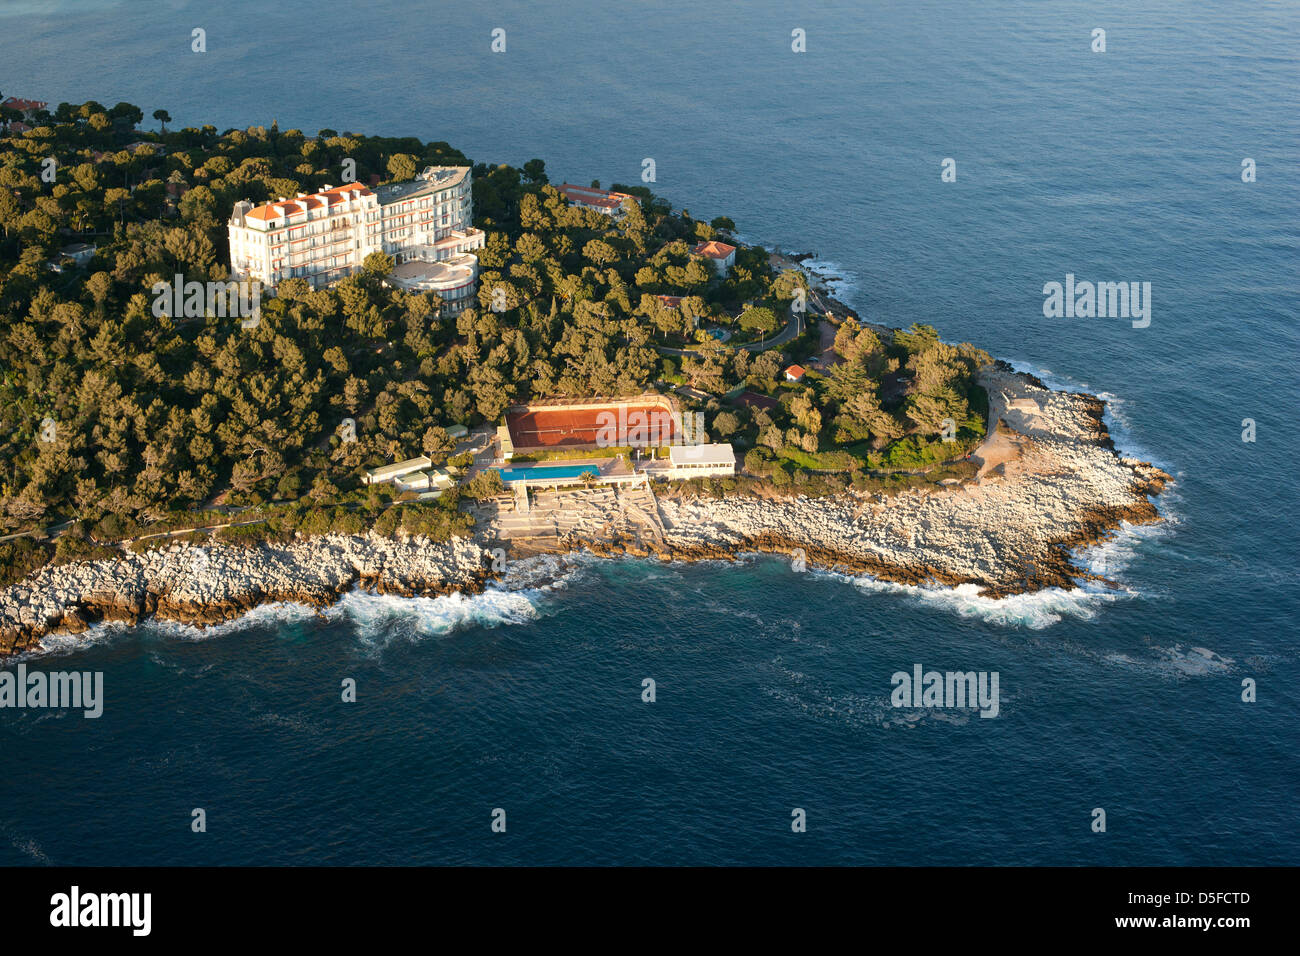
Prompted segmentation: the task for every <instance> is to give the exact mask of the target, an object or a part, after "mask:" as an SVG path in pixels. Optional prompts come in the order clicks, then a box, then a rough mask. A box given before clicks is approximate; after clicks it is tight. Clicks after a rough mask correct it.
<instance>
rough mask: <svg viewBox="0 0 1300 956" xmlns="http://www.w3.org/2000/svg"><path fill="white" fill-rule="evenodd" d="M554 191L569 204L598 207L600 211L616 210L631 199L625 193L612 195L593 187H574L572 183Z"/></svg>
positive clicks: (558, 187)
mask: <svg viewBox="0 0 1300 956" xmlns="http://www.w3.org/2000/svg"><path fill="white" fill-rule="evenodd" d="M556 189H557V190H558V192H559V193H560V195H561V196H563V197H564V198H565V199H567V200H569V202H576V203H581V204H582V205H584V206H599V207H601V208H602V209H618V208H619V207H620V206H622V205H623V201H624V200H625V199H631V198H632V197H631V196H629V195H628V194H627V193H612V192H609V191H607V190H604V189H597V188H596V187H594V186H575V185H573V184H572V183H564V184H562V185H560V186H557V187H556Z"/></svg>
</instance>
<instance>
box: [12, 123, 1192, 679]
mask: <svg viewBox="0 0 1300 956" xmlns="http://www.w3.org/2000/svg"><path fill="white" fill-rule="evenodd" d="M23 102H25V103H27V104H28V106H29V107H30V106H33V105H36V104H32V103H31V101H23ZM12 113H13V110H10V113H5V112H4V111H3V109H0V120H4V131H3V135H2V136H0V187H3V189H0V228H3V239H2V240H0V336H2V337H3V340H4V343H5V352H4V356H3V358H2V359H0V368H2V369H3V379H2V381H0V424H2V425H3V428H0V655H5V654H12V653H16V652H20V651H25V650H31V649H36V648H38V647H39V643H40V641H41V639H42V637H44V636H45V635H47V634H49V633H52V632H56V631H70V632H80V631H82V630H84V629H86V628H87V627H88V626H89V625H90V624H91V623H93V622H94V621H96V620H101V619H111V620H128V621H137V620H139V619H141V618H142V617H145V616H148V615H157V616H159V617H165V618H169V619H174V620H180V621H185V622H188V623H193V624H198V625H204V624H211V623H215V622H219V621H224V620H229V619H231V618H232V617H235V616H237V615H239V614H241V613H243V612H244V611H246V610H248V609H249V608H251V607H254V606H256V605H258V604H262V603H266V602H274V601H295V602H301V603H305V604H310V605H314V606H324V605H327V604H329V603H331V602H333V601H335V600H337V599H338V597H339V596H340V595H341V594H343V593H346V592H347V591H348V590H349V589H352V588H355V587H367V588H374V589H377V590H379V591H382V592H384V593H394V594H404V595H415V594H436V593H448V592H453V591H458V592H471V591H475V590H478V589H481V588H483V587H486V586H488V585H489V583H490V582H492V581H493V580H494V579H497V578H501V577H502V576H503V574H505V573H506V571H507V568H508V565H509V562H511V561H513V560H517V559H519V558H523V557H527V556H529V555H535V554H539V553H566V552H569V551H574V550H586V551H591V552H595V553H598V554H610V553H617V554H634V555H641V556H646V557H654V558H659V559H664V560H694V559H702V558H719V557H731V556H734V555H736V554H739V553H745V552H754V551H763V552H773V553H781V554H788V555H792V556H794V558H795V560H797V561H801V562H805V563H806V564H807V565H808V566H813V567H826V568H836V569H839V570H842V571H845V572H848V573H853V574H869V575H872V576H875V577H877V578H880V579H883V580H889V581H896V582H900V583H908V584H920V585H928V586H941V587H951V586H957V585H975V586H977V587H979V588H980V590H981V592H982V593H984V594H986V595H988V596H992V597H1000V596H1005V595H1009V594H1014V593H1021V592H1026V591H1033V590H1038V589H1041V588H1046V587H1060V588H1073V587H1076V586H1078V584H1079V582H1080V581H1081V580H1083V579H1085V578H1087V577H1089V576H1090V575H1089V574H1088V573H1087V572H1086V571H1084V570H1083V569H1081V568H1079V567H1078V566H1076V563H1075V561H1074V558H1073V555H1074V554H1075V553H1076V552H1077V551H1078V549H1080V548H1081V547H1084V546H1086V545H1088V544H1090V543H1093V542H1096V541H1099V540H1102V539H1104V538H1105V537H1106V536H1107V535H1109V534H1111V533H1112V532H1113V531H1114V530H1115V529H1117V528H1118V527H1119V526H1120V525H1121V523H1123V522H1129V523H1147V522H1151V521H1156V520H1159V515H1158V513H1157V511H1156V509H1155V506H1154V504H1153V503H1152V498H1153V497H1154V496H1156V495H1158V494H1159V493H1160V491H1161V490H1162V488H1163V487H1164V484H1165V483H1166V482H1167V481H1168V480H1169V476H1168V475H1166V474H1164V473H1163V472H1162V471H1160V470H1159V469H1157V468H1155V467H1153V466H1151V465H1150V464H1147V463H1144V462H1141V461H1137V460H1134V459H1131V458H1127V457H1124V456H1123V455H1122V454H1121V453H1120V452H1119V451H1118V450H1116V449H1115V448H1114V445H1113V443H1112V441H1111V439H1110V436H1109V434H1108V432H1107V429H1106V426H1105V424H1104V421H1103V413H1104V405H1103V403H1102V402H1101V401H1100V400H1098V399H1097V398H1095V397H1092V396H1088V395H1082V394H1074V393H1067V392H1059V391H1053V390H1050V389H1048V388H1046V387H1045V386H1044V384H1043V383H1042V382H1040V381H1038V380H1037V379H1035V378H1034V377H1033V376H1031V375H1027V374H1024V373H1021V372H1017V371H1016V370H1014V369H1013V368H1011V367H1010V366H1008V365H1007V364H1005V363H1003V362H998V361H995V360H993V359H992V358H991V357H990V356H988V355H987V354H986V353H984V352H983V351H982V350H980V349H978V348H976V347H974V346H971V345H967V344H961V345H950V344H948V343H945V342H943V341H942V340H941V338H940V336H939V334H938V332H937V330H936V329H935V328H934V327H932V326H930V325H927V324H922V323H913V324H911V325H910V326H909V327H908V328H905V329H897V328H891V327H890V326H889V325H888V323H880V322H871V321H868V320H866V319H865V318H864V317H862V316H859V315H857V314H856V313H855V312H854V311H853V310H852V309H850V308H848V307H847V306H845V305H844V304H843V303H840V302H837V301H836V300H835V299H834V298H833V297H831V296H830V295H829V294H828V292H827V290H826V289H824V288H820V287H819V286H818V285H817V283H816V282H815V281H813V280H812V279H810V275H809V273H808V272H807V271H805V270H804V269H802V268H801V267H800V263H799V261H798V257H786V256H784V255H781V254H780V253H779V252H776V251H771V250H766V249H763V248H760V247H757V246H751V245H747V244H745V243H744V242H741V241H740V240H739V239H737V238H736V236H735V225H734V223H733V222H732V221H731V220H730V219H728V218H726V217H716V218H713V219H711V220H709V221H707V222H706V221H703V220H696V219H694V218H693V217H691V216H690V215H689V213H687V212H686V211H685V210H681V211H674V210H673V209H672V208H671V207H670V205H669V204H668V203H667V202H665V201H664V200H662V199H661V198H659V197H656V196H655V195H654V194H653V193H652V192H651V191H650V190H649V189H648V188H646V187H645V186H626V185H617V184H615V185H613V186H611V187H610V188H608V189H605V188H601V186H600V184H599V183H598V182H593V183H592V184H591V185H589V186H577V185H572V184H568V183H565V184H562V185H560V186H558V187H556V186H553V185H552V184H551V183H550V182H549V179H548V176H547V174H546V170H545V165H544V163H543V162H542V161H541V160H532V161H530V162H528V163H525V164H524V165H523V167H522V168H519V169H516V168H512V167H509V166H504V165H493V166H490V165H487V164H482V163H479V164H475V163H472V162H470V161H469V160H468V159H466V158H465V157H464V156H463V155H462V154H460V153H459V152H457V151H456V150H454V149H452V148H451V147H450V146H449V145H448V144H446V143H441V142H435V143H425V142H422V141H420V140H417V139H409V138H408V139H391V138H378V137H365V136H361V135H357V134H352V133H342V134H340V133H337V132H335V131H333V130H321V131H319V132H318V133H317V135H315V136H308V135H305V134H304V133H302V132H300V131H297V130H288V131H280V130H279V129H277V128H276V127H275V126H274V125H273V126H272V127H270V128H269V129H268V128H263V127H253V128H249V129H245V130H227V131H225V132H224V133H218V132H217V130H216V129H215V128H213V127H210V126H209V127H202V128H183V129H176V130H167V128H166V123H167V122H170V119H169V118H167V116H166V113H165V111H162V110H159V111H156V112H155V114H154V118H155V119H156V120H157V121H158V123H159V129H158V131H156V132H154V131H145V130H142V129H141V124H142V123H143V114H142V111H140V110H139V109H137V108H136V107H134V106H131V105H130V104H125V103H119V104H118V105H117V106H115V107H112V108H107V107H104V106H102V105H101V104H98V103H93V102H91V103H84V104H79V105H73V104H66V103H65V104H60V105H59V106H58V108H57V109H55V110H54V111H48V110H46V109H44V104H39V108H33V109H28V110H26V111H25V112H24V113H23V114H22V117H21V120H20V119H18V118H16V117H14V116H12V115H10V114H12ZM49 158H52V160H53V162H52V163H47V162H46V160H47V159H49ZM51 170H53V173H52V174H51V172H50V171H51ZM340 183H342V185H339V184H340ZM191 284H192V285H193V287H194V289H195V295H194V297H191V296H190V293H189V291H188V290H189V287H190V286H191ZM214 289H215V291H216V294H215V295H214V294H213V291H214ZM250 290H251V293H252V294H251V295H250V294H249V293H250ZM227 293H228V295H227ZM160 303H161V305H160ZM191 303H193V307H192V308H191V307H190V304H191Z"/></svg>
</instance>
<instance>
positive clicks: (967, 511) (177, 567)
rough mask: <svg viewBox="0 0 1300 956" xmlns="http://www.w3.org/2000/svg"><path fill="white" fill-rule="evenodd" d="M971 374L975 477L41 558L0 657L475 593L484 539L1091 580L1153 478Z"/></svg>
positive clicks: (1009, 388) (1101, 430)
mask: <svg viewBox="0 0 1300 956" xmlns="http://www.w3.org/2000/svg"><path fill="white" fill-rule="evenodd" d="M981 378H982V384H983V385H984V386H985V388H986V389H987V390H988V393H989V400H990V422H991V423H994V425H995V427H994V428H993V429H991V430H990V435H989V439H988V440H987V441H986V442H985V443H984V445H982V446H981V448H980V449H978V450H977V451H976V453H975V461H976V463H977V464H979V465H980V471H979V476H978V478H977V479H974V480H969V481H963V482H961V483H959V484H957V485H954V486H951V487H940V486H937V485H936V486H933V487H929V488H925V489H912V490H909V491H904V492H900V493H898V494H896V495H894V496H892V497H888V498H887V497H885V496H883V495H867V494H861V493H852V492H850V493H845V494H842V495H839V496H836V497H834V498H816V499H810V498H805V497H802V496H797V497H790V498H782V499H767V498H758V497H748V496H731V497H728V498H725V499H720V500H719V499H709V498H702V497H696V498H688V497H679V496H676V495H673V494H671V493H670V494H665V495H662V496H660V498H659V499H658V502H657V507H658V510H659V514H658V517H659V520H660V522H661V530H659V531H658V533H655V534H649V533H647V532H646V529H645V527H644V525H643V524H634V523H631V522H629V521H628V520H627V517H628V516H627V514H626V512H621V511H620V509H619V508H618V506H617V504H616V503H615V504H612V505H601V506H597V507H594V510H593V519H594V520H591V521H588V522H582V523H579V525H578V528H577V529H576V530H573V531H571V532H569V533H566V534H565V535H563V536H561V537H557V538H555V539H553V540H552V541H550V542H547V543H542V544H539V543H537V542H535V541H534V542H502V541H500V540H499V539H500V537H501V535H500V528H499V526H498V525H497V524H496V523H495V522H493V521H492V520H490V519H485V520H483V521H481V522H480V525H479V527H478V529H477V530H476V533H475V535H474V536H473V537H472V538H459V539H453V540H452V541H450V542H441V543H440V542H432V541H428V540H426V539H423V538H419V537H415V538H406V539H400V538H396V539H390V538H380V537H378V536H375V535H364V536H344V535H329V536H324V537H319V538H312V539H303V540H299V541H296V542H294V543H292V544H289V545H283V546H273V545H262V546H258V547H252V548H242V547H235V546H222V545H209V546H204V547H197V546H194V545H188V544H178V545H173V546H171V547H169V548H167V549H163V550H158V551H151V552H147V553H144V554H135V553H131V552H124V554H123V556H122V557H121V558H117V559H113V560H106V561H88V562H82V563H77V564H69V565H62V566H59V567H46V568H43V569H41V570H40V571H38V572H36V573H35V574H33V575H31V576H30V577H28V578H27V579H25V580H24V581H22V582H20V583H19V584H17V585H15V586H12V587H9V588H5V589H3V590H0V657H3V656H7V655H11V654H15V653H19V652H23V651H30V650H34V649H38V648H39V645H40V642H41V639H42V638H43V637H44V636H46V635H48V634H53V633H60V632H62V633H74V634H75V633H80V632H82V631H84V630H86V629H87V628H88V627H89V626H90V625H91V624H92V623H94V622H96V621H101V620H118V621H127V622H130V623H136V622H138V621H140V620H142V619H144V618H146V617H150V616H156V617H158V618H160V619H165V620H173V621H178V622H182V623H186V624H191V625H196V626H207V625H211V624H216V623H221V622H224V621H229V620H231V619H233V618H236V617H238V616H240V615H241V614H243V613H245V612H247V611H248V610H250V609H252V608H254V607H256V606H258V605H261V604H267V603H273V602H279V601H291V602H296V603H300V604H305V605H309V606H312V607H318V608H320V607H327V606H329V605H331V604H333V603H334V602H335V601H337V600H338V599H339V598H340V596H342V595H343V594H344V593H346V592H347V591H349V590H351V589H353V588H356V587H362V588H368V589H372V590H374V591H377V592H379V593H383V594H394V595H401V596H416V595H437V594H448V593H452V592H460V593H477V592H479V591H481V590H482V589H483V588H484V587H485V586H486V584H487V582H488V581H490V580H492V579H493V578H496V577H499V576H500V575H499V573H498V572H497V571H496V570H494V549H495V548H497V547H499V546H501V545H502V544H504V545H505V546H506V548H507V556H508V557H510V558H515V557H520V556H522V555H526V554H529V553H539V552H553V553H564V552H569V551H575V550H587V551H590V552H593V553H595V554H606V555H611V554H631V555H640V556H647V557H649V556H655V557H658V558H660V559H663V560H683V561H693V560H711V559H718V558H734V557H735V556H736V555H738V554H742V553H748V552H767V553H779V554H787V555H796V556H797V555H798V554H799V553H800V552H802V557H803V559H804V560H805V561H806V563H807V566H808V567H821V568H829V569H834V570H838V571H842V572H845V573H850V574H855V575H861V574H865V575H871V576H873V577H875V578H878V579H881V580H885V581H892V582H895V583H899V584H914V585H938V586H947V587H954V586H958V585H963V584H974V585H977V586H978V587H979V588H980V591H981V593H982V594H983V595H984V596H986V597H992V598H999V597H1005V596H1008V595H1012V594H1020V593H1025V592H1032V591H1037V590H1041V589H1043V588H1049V587H1059V588H1064V589H1071V588H1074V587H1077V586H1078V581H1079V580H1082V579H1088V578H1096V576H1095V575H1091V574H1090V573H1089V572H1087V571H1085V570H1083V569H1081V568H1080V567H1078V566H1077V565H1076V563H1075V561H1074V557H1073V555H1074V553H1075V552H1077V551H1078V550H1079V549H1080V548H1083V547H1087V546H1088V545H1091V544H1094V543H1096V542H1099V541H1102V540H1104V539H1105V538H1107V537H1108V536H1110V535H1111V534H1112V533H1113V532H1114V531H1115V530H1116V529H1117V528H1119V526H1120V524H1121V523H1122V522H1128V523H1131V524H1148V523H1151V522H1154V521H1158V520H1160V516H1159V513H1158V512H1157V510H1156V508H1155V505H1154V504H1153V503H1152V501H1151V498H1152V497H1154V496H1156V495H1158V494H1160V492H1161V491H1162V490H1163V489H1164V487H1165V484H1166V483H1167V482H1168V481H1169V480H1170V477H1169V475H1167V474H1165V473H1164V472H1163V471H1161V470H1160V469H1158V468H1156V467H1154V466H1152V465H1150V464H1148V463H1146V462H1141V461H1137V460H1136V459H1132V458H1127V457H1123V456H1121V455H1120V454H1119V453H1118V452H1117V451H1116V450H1115V448H1114V443H1113V441H1112V439H1111V436H1110V434H1109V432H1108V430H1107V428H1106V426H1105V424H1104V421H1103V414H1104V410H1105V405H1104V403H1103V402H1102V401H1101V400H1100V399H1097V398H1095V397H1093V396H1090V395H1083V394H1078V393H1068V392H1055V391H1051V390H1049V389H1047V388H1046V387H1044V386H1043V383H1042V382H1040V381H1038V380H1037V379H1035V378H1034V377H1033V376H1030V375H1026V374H1024V373H1019V372H1016V371H1014V370H1013V369H1012V368H1011V367H1010V366H1008V365H1006V364H1005V363H1001V362H999V363H996V364H995V365H993V366H991V367H989V368H986V369H984V370H983V371H982V372H981ZM584 507H591V506H584ZM602 508H603V509H604V510H602ZM496 566H498V567H499V562H498V563H497V565H496Z"/></svg>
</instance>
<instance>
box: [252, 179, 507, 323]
mask: <svg viewBox="0 0 1300 956" xmlns="http://www.w3.org/2000/svg"><path fill="white" fill-rule="evenodd" d="M473 219H474V217H473V198H472V196H471V192H470V168H469V167H468V166H430V167H428V168H427V169H425V170H424V172H422V173H420V175H419V176H417V177H416V178H415V179H413V180H411V181H410V182H404V183H391V184H389V185H387V186H376V187H375V188H374V189H370V188H368V187H366V186H363V185H361V184H360V183H349V184H348V185H346V186H326V187H325V188H324V189H322V190H321V191H320V192H317V193H313V194H311V195H307V194H306V193H299V194H298V195H297V196H296V197H295V198H293V199H283V198H282V199H280V200H278V201H277V202H273V203H267V204H265V205H263V206H254V205H253V204H252V203H250V202H248V201H247V200H245V201H242V202H238V203H236V204H235V210H234V212H233V213H232V214H231V217H230V224H229V225H230V265H231V271H232V273H233V275H232V278H235V279H240V280H243V279H257V280H260V281H261V282H262V284H263V285H264V286H266V287H267V288H269V289H274V288H275V286H276V285H277V284H278V283H279V282H280V281H282V280H284V279H289V278H301V279H305V280H307V282H308V283H309V284H310V285H311V287H312V288H314V289H319V288H322V287H324V286H327V285H329V284H331V283H333V282H337V281H338V280H339V279H341V278H343V277H344V276H347V275H350V274H351V273H353V272H356V271H358V270H359V269H360V268H361V263H362V262H363V261H364V260H365V258H366V256H368V255H369V254H370V253H372V252H385V253H387V254H388V255H390V256H392V257H393V261H394V264H395V265H394V269H393V272H392V274H391V275H390V276H389V279H388V281H389V283H390V284H392V285H395V286H397V287H398V288H401V289H405V290H408V291H414V292H436V293H437V294H438V295H439V296H441V297H442V299H443V300H444V301H445V302H446V303H447V311H448V312H450V313H452V314H455V313H457V312H460V311H461V310H462V309H463V308H464V307H465V306H466V305H468V304H469V303H470V302H472V301H473V297H474V293H475V291H476V288H477V284H478V257H477V256H475V255H473V253H472V250H474V249H481V248H483V242H484V236H483V231H482V230H481V229H475V228H474V227H473V226H472V225H471V223H472V222H473Z"/></svg>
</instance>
